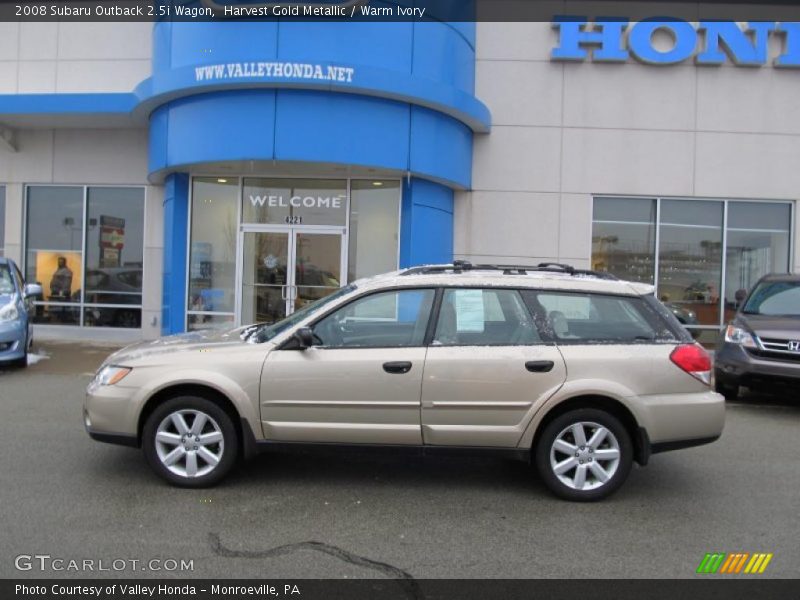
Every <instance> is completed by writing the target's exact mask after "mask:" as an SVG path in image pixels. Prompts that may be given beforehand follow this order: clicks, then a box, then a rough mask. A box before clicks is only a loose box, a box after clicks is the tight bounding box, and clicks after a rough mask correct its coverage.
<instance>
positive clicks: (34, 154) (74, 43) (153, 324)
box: [0, 22, 163, 339]
mask: <svg viewBox="0 0 800 600" xmlns="http://www.w3.org/2000/svg"><path fill="white" fill-rule="evenodd" d="M151 32H152V24H151V23H42V22H32V23H0V93H2V94H14V93H17V94H35V93H54V92H55V93H92V92H130V91H132V90H133V88H134V87H136V85H138V84H139V83H140V82H141V81H142V80H143V79H145V78H147V77H148V76H149V75H150V70H151V67H150V56H151V50H152V43H151V39H152V38H151ZM13 130H14V135H15V140H14V141H15V146H16V152H11V151H10V150H9V149H7V148H2V149H0V185H5V188H6V225H5V255H6V256H8V257H10V258H13V259H15V260H16V261H17V262H19V263H20V264H22V258H23V257H22V252H23V237H24V220H23V211H24V208H23V207H24V201H23V193H24V186H25V184H51V183H52V184H65V185H68V184H81V185H84V184H109V185H141V186H146V190H145V198H146V200H145V220H146V224H145V239H144V264H145V268H144V281H143V298H142V302H143V310H142V335H144V336H146V337H157V336H158V335H159V334H160V330H161V323H160V319H161V272H162V254H163V235H162V223H163V212H162V207H161V205H162V199H163V188H162V187H161V186H152V185H148V182H147V129H146V128H142V127H137V126H135V125H134V124H133V123H132V122H131V123H130V124H129V125H126V126H125V127H123V128H120V127H119V124H118V123H114V124H113V126H112V125H109V124H106V123H104V122H103V121H102V119H98V120H97V121H95V122H93V123H92V126H91V128H86V127H83V126H81V127H80V128H68V127H64V125H63V124H60V125H59V127H53V124H51V123H47V121H45V120H41V121H39V122H37V121H36V120H35V119H27V121H26V125H25V127H13ZM59 330H62V331H59ZM37 335H38V336H39V337H40V338H41V337H50V336H54V337H61V336H67V337H82V336H85V337H92V338H95V339H97V338H102V337H109V338H112V339H119V338H120V336H121V335H125V334H122V333H121V332H119V331H114V330H103V329H100V328H85V329H82V328H78V327H67V328H64V327H55V328H53V327H47V326H37ZM128 335H130V334H128ZM137 337H138V336H137Z"/></svg>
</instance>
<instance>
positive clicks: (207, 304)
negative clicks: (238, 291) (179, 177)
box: [188, 178, 239, 313]
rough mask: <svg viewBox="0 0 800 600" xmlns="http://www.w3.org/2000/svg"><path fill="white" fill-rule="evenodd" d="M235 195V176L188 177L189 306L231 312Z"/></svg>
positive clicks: (234, 247) (234, 255)
mask: <svg viewBox="0 0 800 600" xmlns="http://www.w3.org/2000/svg"><path fill="white" fill-rule="evenodd" d="M238 196H239V182H238V180H237V179H217V178H195V179H193V180H192V227H191V248H190V255H189V300H188V302H189V304H188V305H189V308H190V309H194V310H203V311H209V312H231V313H232V312H233V311H234V298H235V291H234V285H235V281H236V233H237V222H236V219H237V214H236V213H237V203H238V201H239V198H238Z"/></svg>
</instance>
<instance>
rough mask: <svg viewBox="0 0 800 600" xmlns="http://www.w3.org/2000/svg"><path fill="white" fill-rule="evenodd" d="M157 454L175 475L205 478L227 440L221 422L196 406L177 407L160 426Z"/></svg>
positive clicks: (218, 458)
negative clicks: (189, 407) (185, 408)
mask: <svg viewBox="0 0 800 600" xmlns="http://www.w3.org/2000/svg"><path fill="white" fill-rule="evenodd" d="M155 447H156V454H157V455H158V458H159V460H160V461H161V463H162V464H163V465H164V466H165V467H166V468H167V469H168V470H169V471H170V472H171V473H174V474H175V475H178V476H180V477H186V478H194V477H202V476H204V475H208V474H209V473H211V471H213V470H214V469H215V468H216V467H217V465H218V464H219V462H220V461H221V460H222V455H223V452H224V451H225V440H224V436H223V434H222V429H221V428H220V426H219V424H218V423H217V422H216V421H215V420H214V419H213V418H212V417H211V416H209V415H208V414H206V413H204V412H202V411H200V410H194V409H187V410H178V411H175V412H173V413H170V414H169V415H167V416H166V417H165V418H164V419H163V420H162V421H161V423H159V425H158V429H157V430H156V436H155Z"/></svg>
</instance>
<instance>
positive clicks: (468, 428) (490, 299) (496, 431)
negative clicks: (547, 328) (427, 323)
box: [422, 288, 566, 447]
mask: <svg viewBox="0 0 800 600" xmlns="http://www.w3.org/2000/svg"><path fill="white" fill-rule="evenodd" d="M565 379H566V368H565V365H564V360H563V358H562V357H561V353H560V352H559V351H558V348H556V346H555V345H554V344H552V343H545V342H543V341H542V339H541V337H540V336H539V332H538V331H537V329H536V327H535V324H534V319H533V318H532V316H531V313H530V311H529V310H528V308H527V307H526V305H525V303H524V301H523V299H522V297H521V295H520V293H519V291H517V290H513V289H501V288H487V289H469V288H448V289H445V290H444V292H443V296H442V301H441V308H440V310H439V315H438V319H437V323H436V328H435V330H434V335H433V339H432V342H431V345H430V346H429V348H428V354H427V357H426V359H425V373H424V375H423V381H422V434H423V441H424V443H425V444H432V445H449V446H495V447H514V446H516V445H517V443H518V441H519V439H520V438H521V437H522V434H523V432H524V430H525V427H526V426H527V424H528V422H529V421H530V418H531V416H532V415H533V412H534V410H535V408H536V407H537V406H538V405H540V404H541V403H542V402H544V401H545V400H547V399H548V398H549V397H550V396H551V395H553V394H554V393H555V392H556V390H558V388H559V387H560V386H561V385H562V384H563V383H564V380H565Z"/></svg>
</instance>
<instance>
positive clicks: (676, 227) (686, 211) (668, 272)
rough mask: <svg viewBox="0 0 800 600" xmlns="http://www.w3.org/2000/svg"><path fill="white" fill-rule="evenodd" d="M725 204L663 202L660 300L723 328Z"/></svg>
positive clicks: (689, 201) (660, 249)
mask: <svg viewBox="0 0 800 600" xmlns="http://www.w3.org/2000/svg"><path fill="white" fill-rule="evenodd" d="M722 216H723V203H722V202H715V201H704V200H697V201H696V200H662V202H661V231H660V245H661V247H660V248H659V267H658V296H659V298H660V299H661V301H662V302H664V303H666V304H667V305H668V306H669V307H670V308H675V307H678V308H680V309H682V310H687V311H691V312H693V313H695V314H696V315H697V320H698V322H699V324H700V325H719V320H720V285H721V281H722Z"/></svg>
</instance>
